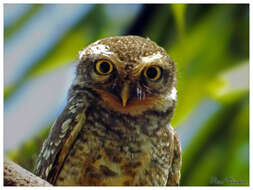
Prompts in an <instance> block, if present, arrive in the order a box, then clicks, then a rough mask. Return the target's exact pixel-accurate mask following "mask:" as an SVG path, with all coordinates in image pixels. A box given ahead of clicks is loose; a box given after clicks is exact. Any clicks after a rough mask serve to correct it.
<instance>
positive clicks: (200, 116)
mask: <svg viewBox="0 0 253 190" xmlns="http://www.w3.org/2000/svg"><path fill="white" fill-rule="evenodd" d="M127 34H135V35H141V36H144V37H149V38H151V39H152V40H154V41H155V42H157V44H159V45H160V46H162V47H164V48H165V49H166V50H167V52H168V54H169V55H170V56H171V58H172V59H173V60H174V61H175V62H176V64H177V77H178V83H177V89H178V104H177V108H176V112H175V115H174V117H173V120H172V124H173V126H174V127H175V128H176V130H177V131H178V133H179V136H180V140H181V144H182V150H183V165H182V170H181V171H182V172H181V174H182V178H181V185H183V186H184V185H186V186H189V185H191V186H192V185H193V186H202V185H205V186H207V185H232V186H234V185H249V5H248V4H231V5H230V4H226V5H222V4H219V5H216V4H210V5H209V4H203V5H201V4H169V5H165V4H163V5H159V4H150V5H149V4H144V5H141V4H128V5H124V4H98V5H97V4H82V5H80V4H79V5H77V4H76V5H75V4H73V5H71V4H68V5H66V4H65V5H61V4H58V5H56V4H50V5H49V4H45V5H42V4H34V5H32V4H4V153H5V156H7V157H9V158H10V159H11V160H14V161H15V162H17V163H18V164H20V165H21V166H23V167H25V168H27V169H28V170H32V169H33V167H34V164H35V160H36V158H37V155H38V153H39V150H40V147H41V144H42V142H43V140H44V139H45V138H46V136H47V133H48V131H49V127H50V126H51V124H52V123H53V121H54V120H55V119H56V118H57V116H58V114H59V113H60V112H61V110H62V109H63V107H64V105H65V100H66V95H67V89H68V88H69V86H70V84H71V81H72V79H73V67H74V62H75V60H76V58H77V55H78V51H79V50H82V49H83V48H84V47H85V46H87V45H88V44H89V43H91V42H94V41H96V40H98V39H101V38H104V37H108V36H114V35H127Z"/></svg>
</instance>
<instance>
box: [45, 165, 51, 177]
mask: <svg viewBox="0 0 253 190" xmlns="http://www.w3.org/2000/svg"><path fill="white" fill-rule="evenodd" d="M51 168H52V164H50V165H49V166H48V167H47V169H46V176H48V174H49V171H50V170H51Z"/></svg>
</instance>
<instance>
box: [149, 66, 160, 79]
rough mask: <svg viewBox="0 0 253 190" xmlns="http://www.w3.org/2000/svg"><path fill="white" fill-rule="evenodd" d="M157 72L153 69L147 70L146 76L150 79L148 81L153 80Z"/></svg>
mask: <svg viewBox="0 0 253 190" xmlns="http://www.w3.org/2000/svg"><path fill="white" fill-rule="evenodd" d="M157 74H158V73H157V70H156V69H155V68H153V67H151V68H149V69H148V70H147V76H148V77H149V78H150V79H154V78H155V77H156V76H157Z"/></svg>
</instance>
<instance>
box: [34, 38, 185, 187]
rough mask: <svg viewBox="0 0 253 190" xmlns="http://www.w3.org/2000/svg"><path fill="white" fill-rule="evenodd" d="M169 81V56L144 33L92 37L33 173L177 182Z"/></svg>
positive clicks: (97, 181) (172, 72)
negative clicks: (143, 35) (64, 104)
mask: <svg viewBox="0 0 253 190" xmlns="http://www.w3.org/2000/svg"><path fill="white" fill-rule="evenodd" d="M175 86H176V66H175V64H174V62H173V61H172V60H171V59H170V57H169V56H168V55H167V53H166V51H165V50H164V49H163V48H161V47H159V46H158V45H157V44H156V43H154V42H153V41H151V40H150V39H145V38H142V37H139V36H117V37H109V38H105V39H102V40H99V41H97V42H95V43H92V44H91V45H89V46H88V47H87V48H85V49H84V50H83V51H81V52H80V53H79V59H78V61H77V65H76V77H75V79H74V81H73V84H72V86H71V88H70V90H69V94H68V100H67V105H66V107H65V109H64V110H63V112H62V113H61V115H60V116H59V117H58V119H57V120H56V122H55V123H54V125H53V127H52V128H51V130H50V132H49V135H48V138H47V140H46V141H45V142H44V144H43V147H42V150H41V153H40V155H39V158H38V162H37V167H36V169H35V173H36V174H37V175H38V176H40V177H42V178H43V179H45V180H47V181H49V182H50V183H52V184H54V185H71V186H72V185H156V186H158V185H178V184H179V179H180V168H181V149H180V144H179V139H178V136H177V134H176V132H175V131H174V129H173V128H172V127H171V125H170V119H171V117H172V115H173V111H174V108H175V104H176V100H177V91H176V87H175Z"/></svg>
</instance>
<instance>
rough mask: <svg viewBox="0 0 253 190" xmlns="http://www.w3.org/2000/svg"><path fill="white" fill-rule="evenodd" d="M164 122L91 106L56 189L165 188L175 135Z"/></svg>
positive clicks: (152, 115)
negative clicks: (100, 187) (133, 186)
mask: <svg viewBox="0 0 253 190" xmlns="http://www.w3.org/2000/svg"><path fill="white" fill-rule="evenodd" d="M163 114H165V115H168V116H169V115H170V110H168V113H163ZM166 118H167V117H164V115H161V118H160V119H159V114H158V113H154V112H145V113H143V115H142V116H141V117H138V118H136V117H132V116H129V115H122V114H120V113H116V112H110V111H108V110H106V109H104V108H103V107H100V106H97V107H92V108H89V109H88V110H87V113H86V122H85V124H84V125H83V127H82V129H81V131H80V133H79V135H78V137H77V139H76V141H75V143H74V144H73V146H72V147H71V150H70V152H69V154H68V156H67V158H66V159H65V162H64V164H63V167H62V169H61V171H60V173H59V175H58V177H57V180H56V185H92V186H93V185H118V186H121V185H166V182H167V179H168V172H169V170H170V167H171V163H172V155H173V153H172V152H173V135H174V130H173V129H172V128H171V127H170V125H169V124H168V122H167V121H168V118H167V119H166Z"/></svg>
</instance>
